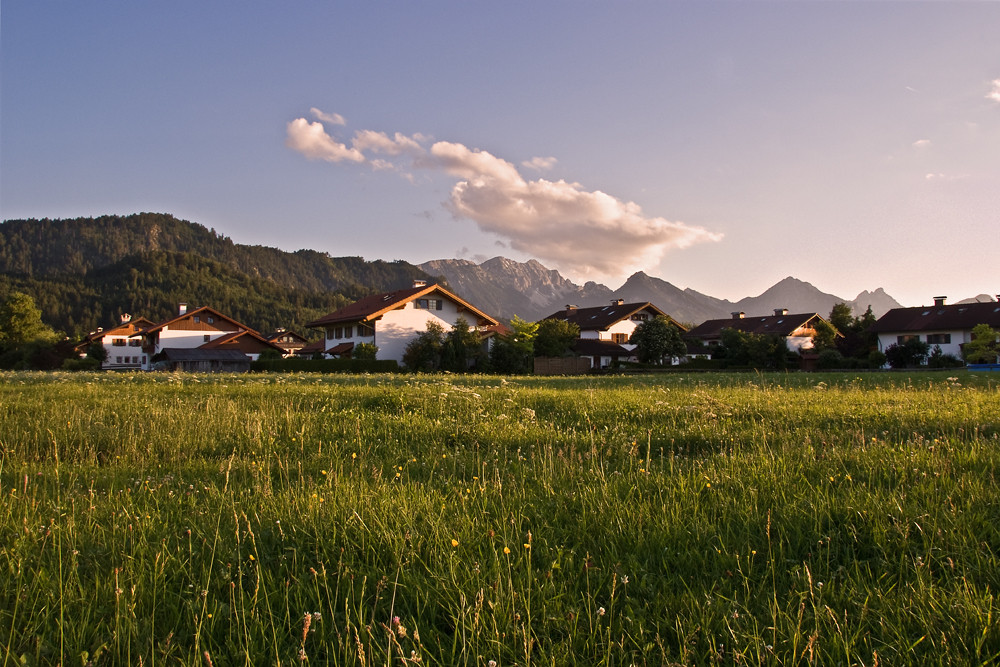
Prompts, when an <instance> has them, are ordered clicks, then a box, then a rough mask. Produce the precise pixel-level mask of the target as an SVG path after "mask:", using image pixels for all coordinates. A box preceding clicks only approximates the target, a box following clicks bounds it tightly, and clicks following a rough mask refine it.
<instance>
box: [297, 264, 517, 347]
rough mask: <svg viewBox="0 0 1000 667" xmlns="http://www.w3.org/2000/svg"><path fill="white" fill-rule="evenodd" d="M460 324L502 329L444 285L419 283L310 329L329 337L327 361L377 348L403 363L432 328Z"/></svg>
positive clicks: (332, 315) (364, 302)
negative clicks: (363, 345)
mask: <svg viewBox="0 0 1000 667" xmlns="http://www.w3.org/2000/svg"><path fill="white" fill-rule="evenodd" d="M459 318H464V319H465V321H466V322H468V324H469V326H470V327H475V328H477V329H479V330H480V331H481V332H483V333H484V334H488V332H489V329H488V328H489V327H495V326H496V325H497V324H499V322H498V321H497V320H496V319H494V318H493V317H491V316H489V315H487V314H486V313H484V312H483V311H481V310H479V309H478V308H476V307H475V306H473V305H471V304H469V303H468V302H466V301H464V300H462V299H461V298H459V297H458V296H456V295H454V294H452V293H451V292H449V291H448V290H446V289H444V288H443V287H441V286H440V285H436V284H435V285H428V284H426V283H425V282H424V281H419V280H418V281H414V285H413V287H410V288H408V289H403V290H397V291H395V292H386V293H383V294H375V295H372V296H368V297H365V298H363V299H361V300H359V301H356V302H354V303H352V304H351V305H349V306H345V307H344V308H341V309H340V310H337V311H334V312H332V313H330V314H328V315H325V316H323V317H321V318H319V319H318V320H314V321H313V322H309V323H307V324H306V326H307V327H315V328H322V329H323V330H324V331H325V349H324V354H325V355H326V356H329V357H350V356H351V354H352V352H353V350H354V347H355V346H356V345H359V344H361V343H369V344H372V345H375V346H377V347H378V355H377V358H379V359H394V360H396V361H397V362H399V363H402V361H403V353H404V352H405V351H406V346H407V345H408V344H409V343H410V341H412V340H413V339H414V338H415V337H416V336H417V335H419V334H421V333H423V332H424V331H426V330H427V324H428V323H429V322H436V323H438V324H440V325H441V326H442V327H444V329H445V330H449V329H451V328H452V327H453V326H454V325H455V323H456V322H457V321H458V320H459Z"/></svg>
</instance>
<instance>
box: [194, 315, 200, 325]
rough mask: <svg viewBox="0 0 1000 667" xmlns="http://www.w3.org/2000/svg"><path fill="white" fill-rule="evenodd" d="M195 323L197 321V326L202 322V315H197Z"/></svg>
mask: <svg viewBox="0 0 1000 667" xmlns="http://www.w3.org/2000/svg"><path fill="white" fill-rule="evenodd" d="M194 321H195V324H197V323H199V322H201V315H195V316H194Z"/></svg>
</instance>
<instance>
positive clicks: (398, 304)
mask: <svg viewBox="0 0 1000 667" xmlns="http://www.w3.org/2000/svg"><path fill="white" fill-rule="evenodd" d="M433 293H437V294H440V295H441V296H443V297H444V298H446V299H449V300H451V301H454V302H455V303H457V304H459V306H461V307H462V308H464V309H465V310H468V311H471V312H472V313H474V314H475V315H476V316H478V317H480V318H482V319H484V320H486V321H487V322H489V323H491V324H498V322H497V320H495V319H494V318H492V317H490V316H489V315H487V314H486V313H484V312H483V311H481V310H479V309H478V308H476V307H475V306H473V305H472V304H470V303H468V302H466V301H463V300H462V299H460V298H459V297H457V296H455V295H454V294H452V293H451V292H449V291H448V290H446V289H444V288H443V287H441V286H440V285H427V286H425V287H411V288H409V289H402V290H396V291H395V292H385V293H383V294H373V295H372V296H366V297H365V298H363V299H361V300H359V301H355V302H354V303H352V304H351V305H349V306H344V307H343V308H341V309H340V310H335V311H334V312H332V313H330V314H329V315H324V316H323V317H321V318H319V319H318V320H313V321H312V322H309V323H307V324H306V326H307V327H323V326H326V325H328V324H337V323H339V322H371V321H372V320H376V319H378V318H379V317H382V315H384V314H385V313H387V312H389V311H390V310H395V309H397V308H402V307H403V306H405V305H406V304H407V303H409V302H411V301H414V300H415V299H419V298H421V297H423V296H426V295H428V294H433Z"/></svg>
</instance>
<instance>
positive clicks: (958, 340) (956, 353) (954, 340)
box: [878, 331, 972, 359]
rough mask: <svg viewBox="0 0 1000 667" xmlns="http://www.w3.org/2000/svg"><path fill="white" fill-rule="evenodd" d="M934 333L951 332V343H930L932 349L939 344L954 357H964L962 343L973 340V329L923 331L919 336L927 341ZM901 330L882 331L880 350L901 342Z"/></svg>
mask: <svg viewBox="0 0 1000 667" xmlns="http://www.w3.org/2000/svg"><path fill="white" fill-rule="evenodd" d="M934 334H951V342H950V343H930V350H931V351H933V350H934V346H935V345H937V346H939V347H940V348H941V351H942V352H944V353H945V354H950V355H952V356H953V357H958V358H959V359H961V358H962V344H963V343H968V342H970V341H972V331H926V332H925V331H922V332H920V334H919V335H918V336H917V337H918V338H920V340H921V341H923V342H925V343H926V342H927V336H928V335H934ZM900 335H908V334H901V333H900V332H898V331H897V332H895V333H880V334H879V335H878V347H879V349H880V350H882V351H883V352H885V350H886V348H888V347H889V346H890V345H896V344H897V343H898V342H899V336H900Z"/></svg>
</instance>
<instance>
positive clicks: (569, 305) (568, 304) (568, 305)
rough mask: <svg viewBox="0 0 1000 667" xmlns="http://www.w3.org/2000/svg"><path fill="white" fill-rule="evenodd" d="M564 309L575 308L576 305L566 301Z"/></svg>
mask: <svg viewBox="0 0 1000 667" xmlns="http://www.w3.org/2000/svg"><path fill="white" fill-rule="evenodd" d="M566 310H576V306H574V305H573V304H570V303H567V304H566Z"/></svg>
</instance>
